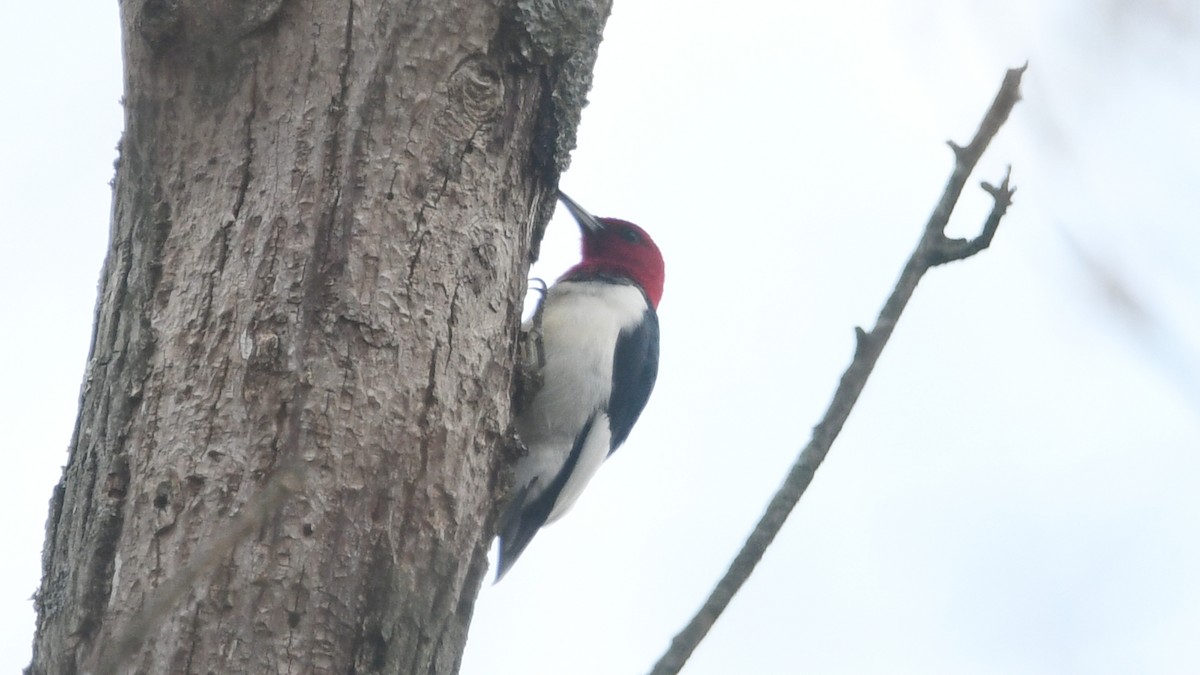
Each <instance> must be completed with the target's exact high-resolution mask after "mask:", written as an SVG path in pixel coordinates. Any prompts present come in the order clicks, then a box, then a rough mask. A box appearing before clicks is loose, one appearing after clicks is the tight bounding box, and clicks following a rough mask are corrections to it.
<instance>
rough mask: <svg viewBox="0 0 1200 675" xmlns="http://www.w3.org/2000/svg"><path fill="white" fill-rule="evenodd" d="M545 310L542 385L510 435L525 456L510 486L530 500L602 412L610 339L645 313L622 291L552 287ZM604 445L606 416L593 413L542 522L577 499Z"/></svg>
mask: <svg viewBox="0 0 1200 675" xmlns="http://www.w3.org/2000/svg"><path fill="white" fill-rule="evenodd" d="M545 303H546V304H545V309H544V313H543V316H542V333H543V340H544V347H545V357H546V365H545V368H544V369H543V370H542V379H543V385H542V389H541V391H539V392H538V394H537V395H536V396H535V397H534V399H533V401H532V403H531V404H530V407H529V409H528V410H527V411H525V413H524V414H523V415H522V416H521V417H520V419H518V420H517V432H518V433H519V434H520V435H521V440H522V441H523V442H524V443H525V445H526V447H528V448H529V455H528V456H526V457H524V458H522V459H521V461H520V462H519V463H518V464H517V470H516V472H517V475H516V479H517V485H518V486H524V485H529V484H530V483H532V486H531V489H530V493H531V494H530V497H536V495H537V494H538V493H540V492H541V490H542V489H544V487H545V485H546V484H548V483H549V482H550V481H552V480H553V479H554V477H555V476H556V475H557V474H558V472H559V471H560V470H561V469H562V467H563V464H564V463H565V462H566V460H567V457H568V455H569V454H570V452H571V447H572V444H573V443H574V441H575V435H576V434H577V433H578V432H579V430H580V429H581V428H582V427H583V425H584V424H585V423H586V422H587V419H588V417H590V416H592V415H593V414H596V413H597V411H602V410H603V409H604V408H605V407H606V405H607V403H608V397H609V393H610V391H611V389H612V371H613V363H612V361H613V351H614V348H615V346H616V343H617V335H618V334H619V333H620V331H621V330H622V329H625V328H629V327H631V326H633V325H635V324H636V323H637V322H638V321H640V320H641V319H642V317H643V315H644V314H645V312H646V299H645V296H643V295H642V292H641V290H639V289H638V288H637V287H635V286H631V285H625V284H610V283H601V282H590V281H560V282H559V283H557V284H555V285H554V286H552V287H551V288H550V290H549V291H547V294H546V300H545ZM609 439H610V434H609V429H608V416H607V415H605V414H603V413H601V414H600V416H599V417H598V418H597V419H596V420H595V422H594V423H593V428H592V433H591V434H590V437H589V438H588V440H587V442H586V443H585V444H584V451H583V453H582V455H581V456H580V458H579V460H578V462H577V464H576V466H575V469H574V471H573V473H572V476H571V479H570V480H569V481H568V482H567V484H566V485H565V486H564V488H563V490H562V493H561V494H560V495H559V498H558V499H557V500H556V502H555V508H554V510H553V512H552V513H551V515H550V519H549V520H554V519H555V518H557V517H558V516H561V515H562V514H563V513H564V512H566V510H567V508H569V507H570V505H571V504H572V503H574V501H575V499H576V498H577V497H578V496H579V494H580V492H582V491H583V488H584V486H585V485H586V484H587V482H588V481H589V480H590V479H591V477H592V475H594V474H595V472H596V469H598V468H599V467H600V464H602V463H603V461H604V458H605V457H606V456H607V455H608V446H609Z"/></svg>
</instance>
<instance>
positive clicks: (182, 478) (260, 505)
mask: <svg viewBox="0 0 1200 675" xmlns="http://www.w3.org/2000/svg"><path fill="white" fill-rule="evenodd" d="M559 4H562V5H570V6H568V7H559V6H558V5H559ZM120 9H121V12H122V25H123V42H124V52H125V90H126V92H125V114H126V118H125V121H126V128H125V134H124V137H123V140H122V145H121V157H120V162H119V166H118V169H117V176H116V182H115V188H114V207H113V221H112V234H111V243H110V248H109V251H108V257H107V260H106V262H105V265H104V271H103V273H102V279H101V284H100V292H99V301H98V307H97V311H96V323H95V333H94V337H93V342H92V350H91V356H90V358H89V362H88V366H87V373H86V375H85V379H84V383H83V387H82V394H81V401H80V412H79V418H78V422H77V424H76V429H75V435H74V439H73V440H72V443H71V448H70V456H69V460H68V464H67V466H66V469H65V471H64V475H63V479H62V481H61V482H60V484H59V485H58V487H57V489H56V490H55V493H54V497H53V500H52V502H51V508H50V516H49V521H48V524H47V535H46V546H45V552H44V561H43V567H44V572H43V573H44V576H43V580H42V586H41V589H40V591H39V593H38V598H37V610H38V625H37V635H36V637H35V644H34V656H33V662H32V664H31V666H30V668H29V672H32V673H47V674H53V675H58V674H61V673H75V672H145V673H192V672H195V673H266V672H271V673H276V672H279V673H283V672H286V673H307V672H341V673H375V672H386V673H416V672H420V673H453V672H456V671H457V670H458V665H459V662H460V658H461V653H462V649H463V645H464V643H465V640H466V633H467V627H468V624H469V622H470V618H471V612H472V609H473V606H474V601H475V595H476V593H477V592H478V589H479V586H480V583H481V580H482V578H483V576H484V574H485V572H486V568H487V558H486V556H487V551H488V548H489V546H490V542H491V538H492V523H491V520H492V515H493V510H494V506H495V505H496V503H497V500H498V499H499V498H500V497H501V496H502V492H503V490H504V480H503V478H504V476H505V471H506V467H507V464H508V462H507V460H509V459H511V457H510V456H509V455H510V454H511V453H508V452H505V447H507V446H506V441H505V439H506V438H507V433H506V431H507V428H508V424H509V417H510V400H511V394H510V392H511V387H512V381H513V378H512V374H513V373H512V371H513V360H514V349H513V347H514V339H515V336H516V332H517V327H518V323H519V320H520V314H521V305H522V300H523V297H524V292H525V275H526V271H527V268H528V262H529V260H530V242H531V241H533V242H536V241H537V240H538V239H539V238H540V232H541V228H542V227H544V224H545V221H546V219H547V218H548V216H549V213H550V211H551V210H552V208H553V195H554V191H553V187H554V185H555V184H556V182H557V178H558V173H559V171H560V170H561V169H562V168H563V166H564V165H565V157H566V153H567V151H569V149H570V148H571V147H572V145H573V143H574V130H575V125H576V122H577V120H578V112H579V108H580V106H581V104H582V100H583V93H584V92H585V91H586V88H587V86H588V83H589V81H590V73H591V65H592V63H593V61H594V58H595V50H596V47H597V45H598V43H599V35H600V30H601V28H602V26H603V22H604V19H605V18H606V17H607V14H608V9H609V3H608V2H607V0H598V2H596V3H595V4H592V3H589V2H583V1H580V2H576V3H554V2H552V1H551V0H521V1H520V2H517V1H513V2H503V3H496V2H493V3H488V2H482V1H480V0H438V1H437V2H426V3H415V2H409V3H395V2H388V1H387V0H383V1H382V2H374V3H364V2H358V1H356V0H348V1H347V2H344V3H327V2H294V1H293V2H285V1H284V0H247V1H245V2H207V1H203V0H125V1H124V2H122V3H120ZM564 11H566V12H568V14H566V15H564V13H563V12H564Z"/></svg>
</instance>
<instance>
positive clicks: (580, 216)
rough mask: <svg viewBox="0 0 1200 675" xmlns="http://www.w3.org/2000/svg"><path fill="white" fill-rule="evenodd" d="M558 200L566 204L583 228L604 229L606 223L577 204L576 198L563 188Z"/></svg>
mask: <svg viewBox="0 0 1200 675" xmlns="http://www.w3.org/2000/svg"><path fill="white" fill-rule="evenodd" d="M558 200H559V201H560V202H562V203H563V204H565V205H566V207H567V210H568V211H570V212H571V215H572V216H575V222H577V223H579V227H581V228H583V229H584V231H585V232H593V233H595V232H599V231H600V230H603V229H604V223H601V222H600V221H599V220H597V219H596V217H595V216H593V215H592V214H590V213H588V212H587V211H585V210H584V208H583V207H582V206H580V205H579V204H576V203H575V200H574V199H571V198H570V197H568V196H567V195H566V194H564V193H563V192H562V191H561V190H560V191H559V193H558Z"/></svg>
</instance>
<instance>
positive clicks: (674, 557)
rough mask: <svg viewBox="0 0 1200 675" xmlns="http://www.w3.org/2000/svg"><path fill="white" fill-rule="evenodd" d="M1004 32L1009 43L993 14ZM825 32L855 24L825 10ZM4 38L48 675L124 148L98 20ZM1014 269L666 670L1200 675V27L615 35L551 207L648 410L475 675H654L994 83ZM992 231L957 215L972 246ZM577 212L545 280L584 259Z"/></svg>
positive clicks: (894, 392)
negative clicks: (66, 505)
mask: <svg viewBox="0 0 1200 675" xmlns="http://www.w3.org/2000/svg"><path fill="white" fill-rule="evenodd" d="M1002 4H1003V5H1007V7H1005V8H1004V9H1001V8H1000V7H1001V5H1002ZM835 5H836V7H835ZM6 14H7V15H8V16H7V17H6V20H5V21H4V22H0V36H2V37H0V77H2V82H3V86H4V89H5V90H6V91H7V92H8V97H7V99H6V104H5V106H4V111H3V112H2V113H0V116H3V121H4V123H3V125H0V126H2V129H0V152H2V153H3V157H4V160H5V161H4V162H2V163H0V199H2V203H3V213H4V216H3V218H2V220H0V222H2V223H3V235H4V236H3V241H4V245H3V250H4V253H5V255H4V265H2V266H0V283H2V284H3V292H2V293H0V316H2V317H5V319H4V321H3V324H4V327H5V329H4V330H3V331H0V418H2V426H0V429H2V431H0V449H2V450H3V452H4V459H5V461H6V462H7V468H6V470H4V471H2V472H0V513H3V514H5V515H4V521H5V525H4V530H3V531H4V535H5V553H4V555H3V557H0V671H2V672H15V671H16V670H18V669H19V668H21V667H23V666H24V665H25V664H27V663H28V659H29V644H30V639H31V635H32V632H33V612H32V604H31V602H30V596H31V595H32V593H33V592H34V590H35V589H36V588H37V585H38V578H39V573H40V549H41V544H42V539H43V534H44V533H43V528H44V523H45V517H46V509H47V503H48V500H49V496H50V492H51V489H52V487H53V485H54V484H55V482H56V481H57V480H58V478H59V476H60V472H61V467H62V465H63V463H64V462H65V459H66V447H67V444H68V442H69V440H70V436H71V431H72V426H73V424H74V419H75V414H76V408H77V403H78V401H77V399H78V391H79V383H80V378H81V375H82V372H83V366H84V360H85V357H86V355H87V349H88V344H89V340H90V335H91V323H92V314H93V308H94V303H95V292H96V281H97V279H98V275H99V270H100V265H101V263H102V260H103V255H104V252H105V248H106V244H107V234H108V221H109V201H110V196H111V195H110V189H109V187H108V184H107V183H108V181H109V179H110V178H111V177H112V160H113V159H114V157H115V150H114V148H115V145H116V142H117V139H118V137H119V135H120V129H121V124H122V120H121V110H120V108H119V106H118V99H119V98H120V95H121V65H120V38H119V26H118V17H117V5H116V3H115V2H82V1H80V0H69V1H68V2H67V3H66V5H63V4H62V3H57V4H54V3H50V4H48V3H32V2H29V3H16V4H15V5H13V6H12V7H10V8H9V9H8V11H7V12H6ZM1026 60H1028V61H1029V62H1030V64H1031V65H1030V70H1029V72H1028V74H1027V76H1026V81H1025V87H1024V93H1025V100H1024V101H1023V102H1022V103H1021V104H1020V105H1019V106H1018V107H1017V109H1016V112H1015V114H1014V116H1013V118H1012V120H1011V121H1010V122H1009V124H1008V125H1007V126H1006V127H1005V129H1004V130H1003V131H1002V132H1001V134H1000V136H999V138H998V139H997V141H996V143H995V144H994V146H993V148H992V149H991V150H990V151H989V152H988V154H987V156H986V157H985V160H984V162H983V163H982V165H981V170H980V172H979V173H978V174H977V176H976V178H977V179H982V180H989V181H997V180H999V179H1000V177H1001V176H1002V175H1003V171H1004V167H1005V166H1006V165H1007V164H1009V163H1011V164H1012V165H1013V180H1014V182H1015V184H1016V185H1017V186H1018V191H1017V195H1016V203H1015V205H1014V207H1013V208H1012V209H1011V211H1010V212H1009V215H1008V217H1007V218H1006V219H1005V221H1004V223H1003V224H1002V226H1001V230H1000V232H999V234H998V235H997V237H996V240H995V243H994V244H993V247H992V248H991V249H990V250H988V251H985V252H984V253H982V254H980V255H979V256H977V257H976V258H973V259H971V260H969V261H967V262H964V263H956V264H952V265H950V266H948V267H943V268H939V269H936V270H934V271H933V272H932V273H931V274H930V275H929V276H928V277H927V278H926V280H925V282H924V283H922V285H921V287H920V288H919V289H918V291H917V293H916V296H915V298H914V300H913V302H912V303H911V305H910V306H909V309H908V311H907V313H906V314H905V316H904V318H903V320H902V321H901V323H900V325H899V328H898V330H897V331H896V333H895V335H894V337H893V339H892V341H891V343H890V344H889V345H888V347H887V349H886V351H885V352H884V355H883V358H882V359H881V361H880V363H879V366H878V368H877V369H876V372H875V375H874V377H873V378H872V380H871V382H870V384H869V385H868V387H867V389H866V392H865V393H864V395H863V397H862V399H861V401H860V403H859V405H858V407H857V408H856V410H855V411H854V413H853V415H852V416H851V418H850V420H849V422H848V424H847V425H846V428H845V430H844V432H843V434H842V437H841V438H840V439H839V441H838V442H837V444H836V445H835V446H834V448H833V451H832V453H831V455H830V458H829V460H828V461H827V462H826V464H825V466H824V467H823V468H822V469H821V471H820V472H819V473H818V475H817V478H816V480H815V481H814V484H813V486H812V488H811V489H810V490H809V493H808V494H807V495H806V496H805V497H804V499H803V500H802V501H801V504H800V506H799V508H798V509H797V511H796V512H795V513H794V514H793V516H792V518H791V520H790V521H789V522H788V524H787V526H786V527H785V528H784V530H783V532H782V533H781V535H780V537H779V539H778V540H777V541H776V543H775V545H774V546H773V548H772V549H771V550H770V551H769V552H768V553H767V555H766V557H765V558H764V560H763V562H762V564H761V565H760V567H759V570H758V571H757V573H756V574H755V576H754V577H753V578H752V580H751V581H750V583H749V584H748V585H747V586H746V588H745V589H744V590H743V592H742V593H741V595H739V596H738V597H737V598H736V599H735V600H734V602H733V604H732V606H731V607H730V609H729V611H728V612H727V613H726V614H725V616H724V617H723V618H722V619H721V620H720V621H719V622H718V623H717V625H716V627H715V628H714V630H713V632H712V633H711V635H710V636H709V638H708V640H707V641H706V642H705V643H704V644H703V646H702V647H701V648H700V649H699V650H698V651H697V653H696V654H695V656H694V657H693V659H692V661H691V662H690V663H689V665H688V667H687V668H686V669H685V672H686V673H688V675H719V674H725V673H761V674H775V673H779V674H784V673H795V672H808V673H821V674H826V673H830V674H842V673H844V674H847V675H849V674H853V675H862V674H873V673H879V674H888V675H894V674H902V673H914V674H916V673H921V674H928V673H955V674H971V675H973V674H980V675H987V674H999V673H1022V674H1029V675H1038V674H1042V673H1046V674H1050V673H1054V674H1062V673H1087V674H1089V675H1090V674H1104V673H1113V674H1117V673H1134V672H1136V673H1141V674H1146V673H1153V674H1173V673H1179V674H1184V673H1196V672H1200V490H1198V489H1197V486H1198V485H1200V311H1198V310H1200V300H1198V297H1197V296H1198V295H1200V215H1198V213H1200V199H1198V194H1200V189H1198V186H1200V122H1197V120H1200V5H1198V4H1197V3H1195V2H1192V1H1191V0H1086V1H1085V0H1053V1H1040V2H1039V1H1036V0H1020V1H1016V2H1010V3H995V2H983V1H981V0H980V1H965V0H907V1H904V2H901V1H900V0H895V1H892V2H886V1H883V0H851V1H849V2H842V3H812V2H805V3H800V2H782V1H773V2H768V1H766V0H759V1H755V0H747V1H746V2H742V3H739V4H737V5H736V7H735V6H734V5H731V4H730V3H727V2H723V3H715V2H663V1H657V0H617V4H616V7H615V8H614V11H613V15H612V18H611V19H610V21H609V25H608V30H607V32H606V36H605V42H604V45H603V47H602V48H601V52H600V59H599V63H598V64H597V68H596V80H595V86H594V89H593V91H592V94H591V97H590V98H591V101H592V103H591V105H590V106H589V107H588V108H587V109H586V110H585V112H584V116H583V124H582V126H581V127H580V130H579V148H578V150H577V151H576V152H575V154H574V158H573V163H572V168H571V170H570V171H569V172H568V173H567V174H566V175H565V176H564V177H563V182H562V185H563V187H564V189H565V190H566V191H568V192H569V193H570V194H571V195H572V196H573V197H575V198H576V199H577V200H578V201H580V202H581V203H582V204H583V205H585V206H586V207H588V208H589V209H591V210H592V211H593V212H595V213H597V214H598V215H611V216H620V217H623V218H627V219H630V220H633V221H635V222H637V223H639V224H641V225H643V226H644V227H645V228H646V229H647V230H648V231H649V232H650V233H651V234H652V235H653V236H654V237H655V239H656V240H657V241H658V243H659V245H660V247H661V248H662V250H663V251H664V255H665V257H666V260H667V272H668V274H667V284H666V291H665V294H664V298H663V302H662V306H661V312H660V315H661V322H662V328H663V335H664V339H663V357H662V367H661V371H660V374H659V384H658V388H657V390H656V391H655V394H654V396H653V397H652V399H651V401H650V405H649V406H648V408H647V410H646V412H645V414H644V415H643V416H642V420H641V422H639V424H638V427H637V428H636V429H635V431H634V433H633V435H632V436H631V438H630V440H629V442H628V443H627V444H626V445H625V446H624V447H623V448H622V450H621V451H620V452H619V453H618V454H617V455H616V456H615V457H614V458H613V459H612V460H611V461H610V462H609V463H608V464H607V465H606V467H605V469H604V470H602V471H601V472H600V474H599V476H598V477H597V479H596V480H595V481H593V483H592V485H591V487H590V488H589V490H588V491H587V493H586V494H585V495H584V497H583V498H582V499H581V500H580V502H579V503H578V504H577V506H576V507H575V509H574V510H573V511H572V512H571V513H570V514H569V515H568V516H567V517H565V518H564V519H563V520H562V521H560V522H559V523H556V524H555V525H553V526H551V527H550V528H548V529H546V530H544V531H543V532H542V533H541V534H540V535H539V536H538V537H537V538H536V539H535V541H534V543H533V544H532V545H531V546H530V548H529V549H528V550H527V551H526V553H525V554H524V556H523V557H522V559H521V561H520V563H519V564H518V565H517V566H516V567H515V568H514V569H513V571H512V572H511V573H510V574H509V575H508V576H507V577H506V579H505V581H504V582H503V583H501V584H499V585H497V586H488V587H487V588H485V589H484V591H483V593H482V595H481V597H480V599H479V603H478V605H477V607H476V620H475V623H474V625H473V627H472V634H471V638H470V641H469V644H468V646H467V654H466V660H465V663H464V666H463V672H464V673H465V674H466V675H508V674H512V675H516V674H521V675H530V674H532V675H558V674H563V673H571V674H573V675H589V674H593V673H594V674H605V675H611V674H615V673H641V672H645V671H647V670H648V669H649V667H650V666H651V664H652V663H653V662H654V660H655V659H657V657H658V656H659V655H660V654H661V652H662V651H663V650H664V649H665V647H666V646H667V644H668V642H669V640H670V638H671V637H672V636H673V635H674V633H675V632H676V631H677V630H678V629H679V628H680V627H681V626H682V625H683V623H684V622H685V621H686V620H687V619H688V618H689V617H690V615H691V613H692V612H693V611H694V609H695V608H696V607H697V606H698V605H699V603H700V602H701V601H702V600H703V598H704V597H705V595H706V594H707V592H708V591H709V589H710V588H711V586H712V584H713V583H714V581H715V580H716V579H717V578H718V577H719V576H720V574H721V573H722V572H723V571H724V569H725V568H726V566H727V564H728V562H729V560H730V559H731V557H732V556H733V553H734V552H735V551H736V549H737V547H738V546H739V545H740V543H741V541H742V539H743V538H744V536H745V534H746V533H747V532H748V530H749V528H750V527H751V526H752V524H753V523H754V522H755V520H756V519H757V518H758V516H759V515H760V514H761V512H762V508H763V506H764V505H765V503H766V501H767V500H768V499H769V497H770V495H771V493H772V492H773V491H774V489H775V488H776V487H777V486H778V484H779V481H780V480H781V479H782V476H783V474H784V472H785V471H786V468H787V467H788V466H789V465H790V464H791V462H792V461H793V459H794V457H795V455H796V453H797V452H798V450H799V448H800V447H801V446H802V445H803V444H804V443H805V442H806V441H807V439H808V433H809V429H810V428H811V426H812V425H813V423H815V421H816V420H817V419H818V418H819V417H820V415H821V413H822V412H823V411H824V408H825V405H826V403H827V402H828V399H829V397H830V395H831V393H832V391H833V388H834V386H835V384H836V382H837V379H838V377H839V376H840V374H841V371H842V369H843V368H844V367H845V366H846V364H847V363H848V361H849V359H850V357H851V354H852V351H853V327H854V326H856V325H862V326H868V327H869V326H870V325H871V324H872V322H873V321H874V318H875V315H876V313H877V312H878V309H879V307H880V305H881V304H882V302H883V300H884V298H885V297H886V295H887V293H888V292H889V291H890V289H891V287H892V284H893V282H894V281H895V278H896V276H897V274H898V273H899V270H900V268H901V266H902V265H903V263H904V261H905V259H906V258H907V256H908V254H909V252H910V251H911V249H912V247H913V245H914V244H915V243H916V241H917V238H918V236H919V234H920V230H921V228H922V226H923V224H924V222H925V220H926V218H927V217H928V214H929V211H930V209H931V207H932V206H933V204H934V203H935V202H936V200H937V198H938V197H939V195H940V194H941V190H942V187H943V185H944V183H945V180H946V178H947V176H948V175H949V171H950V168H951V154H950V152H949V150H947V149H946V147H945V145H944V141H945V140H946V139H949V138H952V139H955V140H957V141H959V142H962V143H965V142H966V141H967V140H969V138H970V135H971V134H972V133H973V132H974V130H975V128H976V126H977V123H978V121H979V119H980V117H981V115H982V113H983V112H984V110H985V109H986V108H987V106H988V105H989V104H990V102H991V100H992V98H993V96H994V94H995V92H996V89H997V88H998V86H999V84H1000V80H1001V78H1002V76H1003V74H1004V70H1005V68H1007V67H1010V66H1016V65H1020V64H1021V63H1023V62H1025V61H1026ZM989 206H990V201H989V199H988V198H987V196H986V195H985V194H984V193H983V192H982V191H979V190H977V189H976V188H974V187H972V188H970V189H969V190H968V192H967V193H966V195H965V197H964V200H963V202H962V204H961V206H960V209H959V211H958V212H957V213H956V217H955V218H954V220H953V225H952V228H951V231H952V233H953V234H956V235H958V236H972V235H973V234H974V233H976V232H977V230H978V227H979V225H980V224H981V223H982V220H983V217H984V214H985V213H986V211H987V210H988V208H989ZM577 237H578V235H577V232H576V229H575V227H574V226H573V225H572V224H571V222H570V221H569V219H568V218H566V217H565V216H563V215H562V214H560V215H558V216H556V219H555V220H554V221H553V223H552V224H551V227H550V231H549V234H548V237H547V242H546V245H545V246H544V248H543V251H544V254H543V260H542V261H541V263H539V265H538V266H537V267H536V268H535V270H534V273H535V274H538V275H541V276H543V277H545V278H547V279H553V278H554V277H556V276H557V275H558V274H559V273H561V272H562V271H563V270H564V269H565V268H566V267H568V266H569V265H570V264H571V263H572V262H574V260H575V256H576V255H577V254H576V247H577Z"/></svg>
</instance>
